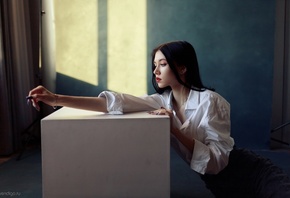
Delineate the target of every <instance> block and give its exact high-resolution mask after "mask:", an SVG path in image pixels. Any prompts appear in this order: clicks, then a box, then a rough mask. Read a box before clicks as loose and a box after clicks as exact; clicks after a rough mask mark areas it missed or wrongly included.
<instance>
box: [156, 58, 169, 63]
mask: <svg viewBox="0 0 290 198" xmlns="http://www.w3.org/2000/svg"><path fill="white" fill-rule="evenodd" d="M162 60H165V61H166V58H161V59H159V60H158V61H157V62H160V61H162ZM153 63H156V61H154V62H153Z"/></svg>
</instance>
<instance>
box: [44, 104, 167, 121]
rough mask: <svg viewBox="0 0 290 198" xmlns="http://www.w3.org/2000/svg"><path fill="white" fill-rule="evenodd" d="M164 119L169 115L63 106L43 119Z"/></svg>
mask: <svg viewBox="0 0 290 198" xmlns="http://www.w3.org/2000/svg"><path fill="white" fill-rule="evenodd" d="M152 118H154V119H156V118H160V119H164V118H168V119H169V116H167V115H151V114H149V113H147V112H133V113H125V114H121V115H111V114H108V113H102V112H97V111H88V110H81V109H74V108H68V107H62V108H61V109H59V110H57V111H55V112H53V113H52V114H50V115H48V116H46V117H45V118H43V119H42V120H43V121H45V120H80V119H81V120H84V119H152Z"/></svg>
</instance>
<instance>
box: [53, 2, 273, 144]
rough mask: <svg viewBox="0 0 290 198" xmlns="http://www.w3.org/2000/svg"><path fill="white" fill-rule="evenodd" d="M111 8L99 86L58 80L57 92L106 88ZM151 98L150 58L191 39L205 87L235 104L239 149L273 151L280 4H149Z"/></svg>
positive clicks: (102, 9)
mask: <svg viewBox="0 0 290 198" xmlns="http://www.w3.org/2000/svg"><path fill="white" fill-rule="evenodd" d="M106 8H107V4H106V1H105V0H99V16H98V18H99V26H100V28H99V37H100V38H99V42H100V44H101V50H100V54H99V57H100V60H99V65H100V68H99V70H100V71H103V73H101V74H100V77H102V78H100V80H101V85H100V86H99V87H95V86H92V85H89V84H86V83H84V82H79V81H77V80H75V79H71V78H69V77H67V76H63V75H60V74H58V75H57V81H56V82H57V86H56V87H57V92H58V93H64V94H76V95H96V94H98V93H99V92H100V91H101V90H103V89H106V86H107V85H106V81H107V79H106V77H105V76H106V75H105V73H106V59H105V58H104V57H106V51H107V48H106V42H105V41H106V28H107V24H106ZM147 13H148V15H147V31H148V34H147V40H148V45H147V49H148V72H147V73H148V87H149V88H148V93H153V88H152V86H151V71H150V55H151V49H153V48H154V47H155V46H156V45H158V44H160V43H163V42H167V41H171V40H186V41H189V42H190V43H192V45H193V46H194V47H195V49H196V52H197V56H198V59H199V65H200V70H201V75H202V77H203V82H204V84H205V85H207V86H210V87H213V88H215V89H216V91H217V92H218V93H220V94H221V95H222V96H224V97H225V98H226V99H227V100H228V101H229V102H230V103H231V117H232V135H233V137H234V138H235V141H236V143H237V146H240V147H248V148H265V147H268V143H269V133H270V121H271V104H272V79H273V77H272V76H273V62H274V26H275V23H274V22H275V0H218V1H217V0H148V1H147Z"/></svg>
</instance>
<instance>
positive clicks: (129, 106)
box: [99, 91, 166, 114]
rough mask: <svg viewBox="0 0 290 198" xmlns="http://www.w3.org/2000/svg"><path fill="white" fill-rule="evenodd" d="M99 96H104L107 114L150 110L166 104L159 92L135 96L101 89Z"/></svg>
mask: <svg viewBox="0 0 290 198" xmlns="http://www.w3.org/2000/svg"><path fill="white" fill-rule="evenodd" d="M99 97H104V98H106V100H107V111H108V112H109V114H123V113H129V112H138V111H151V110H155V109H159V108H161V107H162V106H165V105H166V103H165V100H164V98H163V96H162V95H159V94H153V95H144V96H142V97H136V96H133V95H129V94H123V93H116V92H111V91H103V92H102V93H100V94H99Z"/></svg>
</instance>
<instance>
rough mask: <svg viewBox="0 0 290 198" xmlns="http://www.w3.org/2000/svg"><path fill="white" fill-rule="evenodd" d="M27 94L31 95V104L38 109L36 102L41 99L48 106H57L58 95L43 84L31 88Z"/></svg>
mask: <svg viewBox="0 0 290 198" xmlns="http://www.w3.org/2000/svg"><path fill="white" fill-rule="evenodd" d="M28 96H30V97H32V98H31V99H30V100H31V102H32V105H33V107H34V108H35V109H37V110H38V111H39V110H40V107H39V104H38V102H39V101H41V102H43V103H45V104H47V105H50V106H57V98H58V96H57V95H56V94H54V93H52V92H50V91H48V90H47V89H46V88H44V87H43V86H38V87H36V88H34V89H32V90H31V91H30V92H29V94H28Z"/></svg>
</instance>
